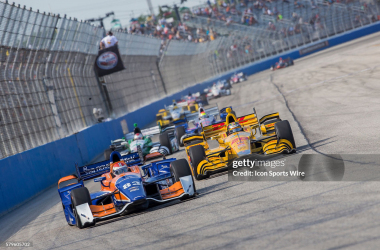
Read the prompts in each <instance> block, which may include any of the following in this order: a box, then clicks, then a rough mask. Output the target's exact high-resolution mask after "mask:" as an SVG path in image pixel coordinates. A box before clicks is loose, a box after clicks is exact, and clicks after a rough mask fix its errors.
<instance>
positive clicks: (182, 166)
mask: <svg viewBox="0 0 380 250" xmlns="http://www.w3.org/2000/svg"><path fill="white" fill-rule="evenodd" d="M170 168H171V171H172V174H173V176H174V180H175V182H178V181H180V178H181V177H185V176H189V175H190V176H191V178H193V176H192V174H191V169H190V166H189V163H188V162H187V161H186V160H185V159H179V160H176V161H172V162H171V164H170ZM193 185H194V187H193V188H194V194H195V193H196V189H195V184H194V179H193ZM187 198H190V197H189V196H187V197H183V199H187ZM183 199H181V200H183Z"/></svg>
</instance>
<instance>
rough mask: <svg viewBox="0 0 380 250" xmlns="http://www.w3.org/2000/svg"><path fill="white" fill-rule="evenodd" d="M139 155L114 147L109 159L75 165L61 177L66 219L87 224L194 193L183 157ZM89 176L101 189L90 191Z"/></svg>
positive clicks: (61, 193)
mask: <svg viewBox="0 0 380 250" xmlns="http://www.w3.org/2000/svg"><path fill="white" fill-rule="evenodd" d="M142 159H143V158H142V155H141V154H139V153H133V154H130V155H126V156H121V155H120V153H119V152H116V151H114V152H112V153H111V155H110V160H109V161H102V162H98V163H95V164H92V165H88V166H83V167H78V166H76V170H77V174H78V175H69V176H66V177H63V178H61V179H60V180H59V182H58V193H59V196H60V198H61V201H62V206H63V212H64V214H65V217H66V221H67V223H68V224H69V225H72V226H74V225H76V226H77V227H79V228H84V227H89V226H93V225H95V223H96V222H97V221H101V220H105V219H109V218H111V217H115V216H122V215H125V214H129V213H132V212H134V211H141V210H143V209H146V208H148V207H149V206H151V205H154V204H160V203H164V202H168V201H172V200H176V199H181V200H183V199H187V198H190V197H193V196H194V195H195V185H194V181H193V178H192V173H191V169H190V166H189V164H188V163H187V161H186V160H185V159H179V160H176V159H174V158H172V159H165V158H164V159H163V160H161V161H156V162H152V163H149V164H143V162H142ZM139 165H140V167H139ZM141 165H142V166H141ZM98 176H101V177H98ZM95 177H97V178H95ZM92 178H95V179H94V181H95V182H99V184H100V191H98V192H95V193H92V194H90V193H89V191H88V189H87V188H86V187H85V186H84V180H88V179H92Z"/></svg>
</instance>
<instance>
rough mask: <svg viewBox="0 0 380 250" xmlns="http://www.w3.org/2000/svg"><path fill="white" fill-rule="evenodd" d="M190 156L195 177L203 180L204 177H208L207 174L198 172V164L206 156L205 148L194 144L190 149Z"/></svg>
mask: <svg viewBox="0 0 380 250" xmlns="http://www.w3.org/2000/svg"><path fill="white" fill-rule="evenodd" d="M189 156H190V164H191V167H192V168H193V173H194V177H195V179H197V180H198V181H199V180H202V179H204V178H207V177H208V175H207V176H205V175H199V174H198V172H197V168H198V165H199V163H200V162H201V161H203V160H204V159H205V158H206V153H205V149H204V148H203V146H202V145H197V146H193V147H191V148H190V149H189Z"/></svg>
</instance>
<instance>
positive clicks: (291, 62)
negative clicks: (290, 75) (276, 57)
mask: <svg viewBox="0 0 380 250" xmlns="http://www.w3.org/2000/svg"><path fill="white" fill-rule="evenodd" d="M288 62H289V65H294V62H293V59H292V58H290V57H288Z"/></svg>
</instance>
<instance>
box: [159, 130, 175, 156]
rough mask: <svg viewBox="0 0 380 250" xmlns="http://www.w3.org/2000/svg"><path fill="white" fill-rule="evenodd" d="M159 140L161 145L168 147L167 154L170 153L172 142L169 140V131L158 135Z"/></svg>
mask: <svg viewBox="0 0 380 250" xmlns="http://www.w3.org/2000/svg"><path fill="white" fill-rule="evenodd" d="M159 141H160V144H161V145H162V146H165V147H167V148H168V149H169V154H172V153H173V152H172V151H173V150H172V144H171V142H170V137H169V132H168V131H166V132H164V133H162V134H160V136H159Z"/></svg>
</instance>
